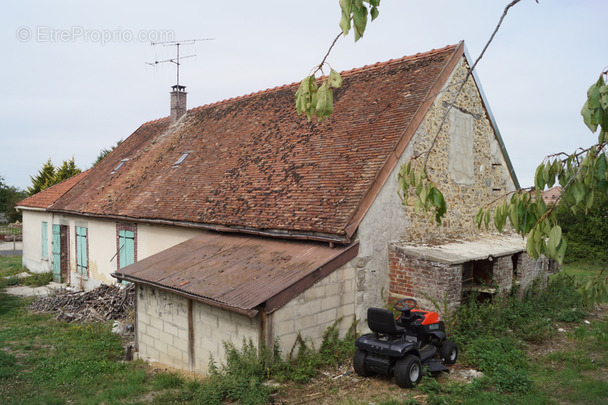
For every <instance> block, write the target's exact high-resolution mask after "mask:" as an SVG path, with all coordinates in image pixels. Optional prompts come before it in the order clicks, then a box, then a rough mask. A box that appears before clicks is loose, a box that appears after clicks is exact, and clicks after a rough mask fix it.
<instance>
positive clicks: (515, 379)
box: [467, 336, 531, 393]
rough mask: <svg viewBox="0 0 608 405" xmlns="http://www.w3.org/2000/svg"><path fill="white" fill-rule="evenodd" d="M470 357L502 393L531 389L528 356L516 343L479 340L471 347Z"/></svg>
mask: <svg viewBox="0 0 608 405" xmlns="http://www.w3.org/2000/svg"><path fill="white" fill-rule="evenodd" d="M467 356H468V359H469V361H471V362H473V363H474V365H475V366H476V367H478V368H479V370H481V371H482V372H483V373H484V374H486V376H487V377H488V378H489V380H490V382H491V383H492V385H494V387H495V388H496V389H497V390H499V391H506V392H520V393H521V392H526V391H527V390H528V389H529V388H530V386H531V381H530V378H529V376H528V361H527V358H526V353H525V351H524V350H523V347H522V344H521V343H520V342H519V341H517V340H516V339H513V338H507V337H502V338H496V337H491V336H489V337H482V338H478V339H476V340H473V341H472V342H470V344H469V345H468V349H467Z"/></svg>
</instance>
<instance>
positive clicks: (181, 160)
mask: <svg viewBox="0 0 608 405" xmlns="http://www.w3.org/2000/svg"><path fill="white" fill-rule="evenodd" d="M191 153H192V151H191V150H188V151H186V152H184V153H183V154H182V155H181V156H180V157H179V159H177V161H176V162H175V163H173V166H172V167H176V166H179V165H181V164H182V162H183V161H184V160H186V158H187V157H188V155H189V154H191Z"/></svg>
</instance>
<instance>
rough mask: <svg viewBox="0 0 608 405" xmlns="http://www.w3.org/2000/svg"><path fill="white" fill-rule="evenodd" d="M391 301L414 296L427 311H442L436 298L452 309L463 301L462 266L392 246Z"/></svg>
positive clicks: (390, 253) (390, 269)
mask: <svg viewBox="0 0 608 405" xmlns="http://www.w3.org/2000/svg"><path fill="white" fill-rule="evenodd" d="M389 255H390V259H389V260H390V268H389V275H390V280H391V281H390V288H389V303H393V302H394V301H395V300H399V299H402V298H414V299H416V301H417V302H418V305H419V306H420V308H422V309H424V310H432V311H441V309H442V308H436V307H435V306H434V305H433V303H432V301H433V300H434V301H435V302H437V303H438V304H440V305H441V304H442V303H443V302H444V301H445V300H446V299H447V301H448V302H449V309H450V310H452V309H454V308H455V307H456V306H457V305H459V304H460V298H461V294H462V265H451V264H447V263H440V262H434V261H430V260H425V259H422V258H418V257H414V256H410V255H407V254H405V253H404V252H403V251H402V250H400V249H399V247H398V246H395V245H394V244H391V245H390V248H389Z"/></svg>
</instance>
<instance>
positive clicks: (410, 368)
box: [395, 354, 422, 388]
mask: <svg viewBox="0 0 608 405" xmlns="http://www.w3.org/2000/svg"><path fill="white" fill-rule="evenodd" d="M421 378H422V364H421V363H420V358H419V357H418V356H415V355H413V354H408V355H407V356H405V357H404V358H403V359H401V360H399V361H398V362H397V364H396V365H395V383H396V384H397V385H398V386H400V387H401V388H412V387H413V386H414V385H416V384H418V383H419V382H420V379H421Z"/></svg>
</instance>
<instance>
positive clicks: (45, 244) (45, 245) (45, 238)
mask: <svg viewBox="0 0 608 405" xmlns="http://www.w3.org/2000/svg"><path fill="white" fill-rule="evenodd" d="M48 228H49V227H48V224H47V223H46V222H42V258H43V259H48V258H49V234H48Z"/></svg>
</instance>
